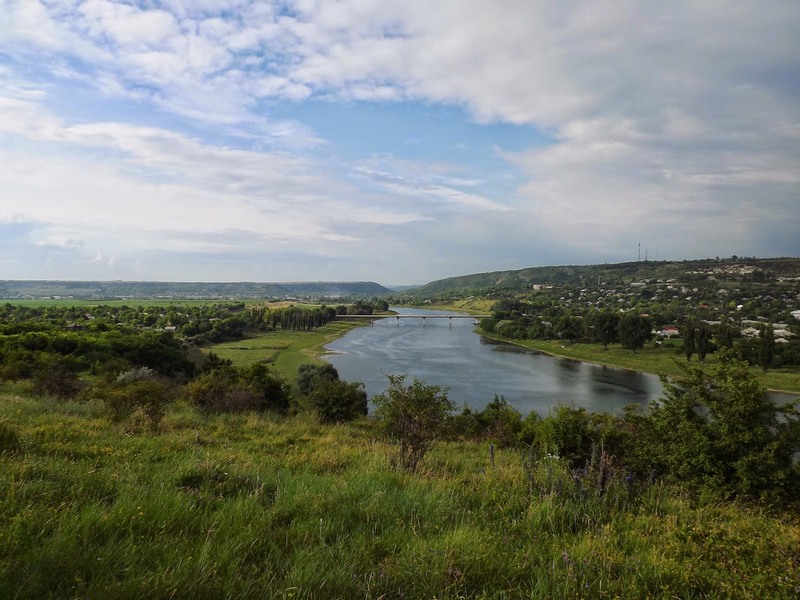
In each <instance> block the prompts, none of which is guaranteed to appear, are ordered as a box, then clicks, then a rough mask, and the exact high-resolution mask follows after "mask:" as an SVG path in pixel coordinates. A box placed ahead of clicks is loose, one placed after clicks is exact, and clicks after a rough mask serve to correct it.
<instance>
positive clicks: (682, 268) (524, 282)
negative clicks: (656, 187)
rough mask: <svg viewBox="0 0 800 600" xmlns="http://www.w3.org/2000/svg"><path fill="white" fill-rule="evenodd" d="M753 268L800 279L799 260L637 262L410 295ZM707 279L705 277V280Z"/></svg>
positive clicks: (434, 286) (504, 276) (471, 282)
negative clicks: (745, 267) (719, 267)
mask: <svg viewBox="0 0 800 600" xmlns="http://www.w3.org/2000/svg"><path fill="white" fill-rule="evenodd" d="M731 265H739V266H745V265H747V266H753V267H757V268H758V269H761V270H762V271H764V272H766V273H767V274H768V276H771V277H800V258H771V259H770V258H757V259H745V258H737V260H731V259H721V260H715V259H706V260H690V261H637V262H628V263H616V264H598V265H562V266H547V267H530V268H526V269H517V270H511V271H493V272H490V273H475V274H471V275H463V276H459V277H449V278H447V279H440V280H437V281H432V282H430V283H428V284H427V285H424V286H422V287H419V288H415V289H414V290H410V291H408V292H407V294H408V295H413V296H415V297H432V296H436V295H440V294H446V293H454V292H467V291H475V292H490V291H492V290H506V291H515V290H528V289H530V287H531V286H533V285H553V284H570V285H595V284H597V283H598V282H599V283H602V284H603V285H619V284H624V283H630V282H631V281H642V280H647V279H661V280H663V281H666V280H668V279H679V278H680V279H684V280H690V279H692V278H693V275H692V272H693V271H697V270H707V269H711V268H714V267H716V266H731ZM704 278H705V277H704Z"/></svg>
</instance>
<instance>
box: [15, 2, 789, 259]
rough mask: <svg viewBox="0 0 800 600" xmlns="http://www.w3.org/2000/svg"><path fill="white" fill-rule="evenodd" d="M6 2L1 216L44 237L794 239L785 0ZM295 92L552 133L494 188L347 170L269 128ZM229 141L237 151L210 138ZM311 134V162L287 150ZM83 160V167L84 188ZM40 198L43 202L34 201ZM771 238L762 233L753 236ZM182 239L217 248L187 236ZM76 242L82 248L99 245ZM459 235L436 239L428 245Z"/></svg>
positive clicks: (430, 173)
mask: <svg viewBox="0 0 800 600" xmlns="http://www.w3.org/2000/svg"><path fill="white" fill-rule="evenodd" d="M4 8H5V9H6V10H4V11H2V14H0V53H2V55H3V56H5V57H7V58H8V64H7V65H5V66H0V83H2V85H3V88H2V90H3V93H2V94H0V132H2V133H4V134H5V136H6V138H5V140H11V142H9V143H8V144H6V145H5V146H4V147H3V148H2V149H0V152H2V155H3V156H4V157H6V158H7V160H8V162H7V163H6V164H4V165H3V166H2V167H1V168H0V176H2V177H3V181H2V183H7V185H8V186H9V187H7V188H6V189H13V190H14V193H15V194H17V197H18V198H19V200H18V201H15V206H14V207H13V211H16V213H19V212H20V210H21V208H20V207H22V206H24V207H25V210H26V211H27V212H25V213H24V214H25V215H26V218H29V219H31V220H32V221H35V222H41V223H44V222H47V223H50V225H49V226H48V227H49V228H48V229H47V233H41V232H40V236H41V239H40V240H39V241H44V242H48V243H50V242H52V243H58V241H59V240H65V239H84V238H85V239H86V240H91V239H92V227H87V226H86V223H88V222H91V223H92V226H93V227H94V228H95V229H96V228H98V227H100V228H105V229H107V230H108V231H113V232H114V236H119V237H118V239H119V240H121V241H120V243H122V244H127V245H128V246H129V247H131V248H133V247H137V248H140V249H141V248H144V247H145V241H144V240H146V242H147V243H153V244H155V246H156V247H159V248H165V249H169V250H170V251H181V252H183V251H190V250H191V248H195V249H200V248H201V247H202V248H205V250H204V251H205V252H208V253H213V252H229V251H232V250H231V249H237V248H241V244H239V243H237V241H236V240H237V235H238V234H237V233H235V232H241V231H248V232H251V233H252V234H253V235H254V236H255V238H253V239H263V240H271V241H274V242H275V243H284V242H286V240H306V243H307V244H308V245H309V246H311V247H312V248H311V250H310V252H312V253H313V252H320V253H323V254H324V252H325V248H329V247H330V246H329V245H328V246H326V244H332V243H341V244H344V245H358V244H362V243H370V242H371V241H375V240H378V239H383V242H384V244H386V245H389V242H388V241H387V237H386V236H387V235H388V234H387V233H386V230H383V229H381V236H382V238H381V237H380V236H379V237H377V238H374V237H372V236H374V235H376V234H375V231H376V229H370V228H382V227H386V228H391V227H396V228H397V230H398V231H400V230H402V232H403V235H408V227H409V226H410V224H414V225H416V226H418V225H419V224H420V223H424V225H425V227H431V228H433V229H431V230H430V231H431V232H433V231H439V236H438V237H439V239H444V238H446V237H447V236H443V235H442V234H441V231H440V230H436V229H435V228H436V226H437V224H439V225H440V224H441V223H442V222H443V221H444V220H445V218H449V219H454V220H456V221H457V222H458V223H459V224H460V226H463V227H464V228H465V230H466V231H468V232H471V235H475V236H491V237H493V238H496V239H502V240H507V239H508V236H507V235H506V232H505V231H504V230H503V229H502V228H503V227H506V228H507V227H509V224H510V221H509V220H508V219H507V218H506V217H511V216H512V215H513V216H514V218H515V219H516V221H515V224H519V223H522V224H525V226H527V227H528V228H529V230H530V229H531V228H535V230H536V231H537V232H539V231H541V229H542V228H546V229H547V230H548V231H550V232H552V234H553V236H554V237H553V240H552V241H553V243H555V244H556V245H557V246H558V247H559V248H561V249H562V251H563V253H562V256H564V257H567V256H574V253H572V254H571V252H572V249H574V248H579V249H581V251H582V252H583V254H582V255H583V256H585V257H586V259H587V260H591V256H592V251H593V249H594V250H598V249H600V250H602V252H605V253H606V254H607V255H608V256H609V257H612V258H613V256H614V253H615V252H616V253H617V255H618V254H619V252H621V250H620V249H621V248H623V247H624V245H625V244H627V243H629V239H630V236H631V235H636V236H649V237H650V238H651V239H653V240H654V241H655V240H658V243H661V244H663V245H664V246H665V249H664V251H663V252H664V254H665V255H666V254H668V253H669V252H673V253H682V256H686V255H687V254H688V253H695V254H699V255H704V254H723V253H725V250H726V249H728V248H729V249H730V252H733V251H735V252H737V253H738V254H745V253H746V254H751V253H758V252H759V251H760V250H756V249H757V248H758V249H762V248H766V249H767V250H766V251H769V248H774V251H775V252H786V253H792V252H794V253H797V252H800V243H798V242H797V241H794V242H792V241H791V236H790V235H784V232H785V231H790V230H791V228H792V227H794V228H795V229H797V228H800V216H799V215H798V211H797V210H796V208H797V189H798V183H799V182H798V179H800V101H798V91H799V90H798V85H797V73H798V71H799V70H800V43H799V42H798V36H797V31H799V30H800V4H798V3H797V2H794V1H792V0H786V1H775V2H770V3H769V4H768V5H761V4H752V3H750V4H748V3H731V2H723V1H721V0H720V1H717V0H711V1H708V2H700V3H698V2H689V1H683V2H675V3H669V4H652V3H646V4H642V3H637V2H617V1H612V0H600V1H598V2H592V3H577V4H576V3H552V2H544V1H541V2H540V1H531V0H504V1H503V2H500V3H491V2H486V1H485V0H460V1H458V2H451V1H443V2H436V3H431V2H425V1H423V0H407V1H405V2H402V3H400V2H384V1H380V0H372V1H369V0H342V1H339V2H329V1H327V0H325V1H322V0H297V1H290V2H262V1H256V0H192V1H188V0H185V1H184V0H160V1H159V0H153V1H148V2H112V1H110V0H87V1H85V2H81V1H78V0H71V1H65V2H57V3H56V2H42V1H40V0H10V1H8V2H6V5H5V6H4ZM23 74H24V75H23ZM31 74H32V75H31ZM26 77H27V78H29V79H30V81H26ZM62 85H65V86H67V87H68V86H70V85H74V86H82V87H87V86H88V87H93V88H94V89H96V90H97V91H99V92H100V93H101V94H103V95H104V96H106V97H108V98H113V100H114V101H121V102H129V103H131V104H136V105H146V106H148V107H150V108H155V109H157V110H160V111H163V113H164V114H168V115H179V116H180V117H181V118H182V119H185V120H188V121H189V122H192V123H194V124H196V125H197V126H198V127H200V128H201V129H202V130H203V131H205V132H208V131H210V132H214V133H213V135H210V136H209V138H214V141H213V142H212V141H209V140H200V139H196V138H193V137H192V136H191V135H188V134H186V133H179V132H178V131H179V130H177V129H174V130H170V128H169V126H166V125H162V124H159V125H158V126H150V127H146V126H142V125H140V124H135V125H134V124H130V123H126V122H125V120H124V118H123V117H122V116H120V117H118V118H117V117H108V116H105V115H104V117H103V118H102V119H101V118H98V119H96V120H94V121H89V120H87V119H84V120H83V121H81V122H73V121H67V120H65V119H63V118H61V117H60V115H59V112H58V106H59V102H58V101H59V100H60V98H59V94H60V93H61V89H62V88H61V87H60V86H62ZM309 99H316V100H318V101H326V102H355V103H400V102H409V101H414V102H418V103H423V104H424V103H434V104H439V103H444V104H450V105H457V106H461V107H464V108H465V110H466V111H468V112H469V114H470V115H471V116H472V117H473V118H474V119H475V120H477V121H479V122H484V123H493V122H502V123H511V124H516V125H518V126H519V127H524V128H531V129H532V130H537V131H539V132H542V133H543V134H544V135H545V136H546V137H547V138H548V139H549V143H548V144H547V145H543V146H537V147H532V148H528V149H525V150H519V151H515V152H509V151H506V152H504V153H502V156H503V157H504V158H505V159H506V160H507V161H508V162H509V163H510V164H512V165H514V166H515V167H516V168H517V169H518V173H520V174H521V175H522V176H523V177H524V178H525V180H526V181H525V183H523V185H521V187H520V189H519V190H518V193H517V194H507V193H505V192H503V193H502V194H501V193H500V192H498V191H497V190H492V189H491V188H490V186H488V184H486V182H487V181H489V180H490V179H491V177H490V176H489V175H490V174H489V173H487V172H486V171H485V169H484V170H482V169H481V167H478V169H477V172H474V171H473V169H474V168H475V167H474V165H473V166H472V167H469V168H468V167H466V166H465V167H459V166H458V165H457V162H456V161H457V159H456V158H454V160H453V164H451V165H444V164H441V163H440V164H436V163H433V164H431V163H429V162H425V163H423V162H422V161H419V163H418V164H414V163H415V161H408V163H402V162H401V161H398V160H396V159H395V158H394V157H387V158H385V159H381V160H376V159H375V158H374V157H372V156H371V152H370V151H366V150H365V151H364V152H363V155H362V156H360V157H357V158H355V159H348V160H347V161H345V160H343V159H339V158H338V157H337V156H338V153H337V148H334V147H330V146H331V144H330V142H329V141H326V140H321V139H320V138H319V136H318V135H317V134H316V133H315V132H314V131H313V130H312V128H311V127H309V126H308V125H306V124H304V123H303V122H302V121H301V119H292V118H289V119H286V120H280V121H273V120H271V119H270V118H269V110H270V102H273V101H280V102H284V103H298V104H301V103H303V102H306V101H307V100H309ZM107 106H108V107H111V105H110V104H109V105H107ZM108 112H109V113H113V110H112V109H111V108H109V111H108ZM414 133H415V132H413V131H409V132H408V137H409V138H414V137H415V135H414ZM234 137H236V138H238V139H237V140H236V141H237V142H241V141H242V140H252V141H253V143H254V149H252V150H242V149H236V148H233V147H227V146H225V145H224V144H225V143H226V140H232V139H233V138H234ZM220 140H222V141H220ZM355 143H356V144H357V143H358V141H357V140H355ZM26 144H27V145H29V146H30V147H28V146H26ZM31 147H33V148H35V150H34V151H31ZM323 147H324V148H325V150H326V156H327V157H328V158H329V159H330V161H331V162H330V163H327V164H324V163H322V162H320V161H318V160H316V159H311V158H304V157H305V156H309V154H308V153H309V152H310V151H312V150H316V151H319V149H320V148H323ZM456 147H458V148H466V147H467V145H466V144H459V145H457V146H456ZM66 148H70V149H73V150H74V153H73V154H72V155H66V154H65V153H64V150H65V149H66ZM263 148H266V149H267V151H263V150H262V149H263ZM278 148H280V149H282V150H283V151H282V152H279V151H277V149H278ZM36 151H42V152H43V153H44V154H47V156H44V155H42V156H38V155H36V154H35V152H36ZM462 152H463V151H462ZM337 161H338V162H337ZM88 166H91V169H90V172H91V174H92V176H91V177H89V178H87V177H81V176H80V175H79V173H81V170H82V169H86V168H87V167H88ZM334 168H340V169H341V171H342V174H341V175H339V174H334V173H333V169H334ZM34 174H36V175H34ZM348 174H349V175H350V176H349V178H348V176H347V175H348ZM59 194H61V198H62V200H61V203H60V204H59V203H56V202H54V201H53V200H52V198H49V197H48V196H50V195H54V196H56V197H57V196H59ZM98 197H99V198H109V197H113V198H114V199H115V206H116V207H117V208H115V210H119V211H127V212H126V213H125V214H130V220H131V223H132V224H133V225H135V227H133V226H132V227H131V229H132V230H136V231H140V232H148V235H149V237H147V236H145V237H141V235H140V236H139V237H138V238H137V235H138V234H136V233H135V232H134V231H131V232H130V233H129V234H128V235H126V233H125V232H124V231H123V229H124V228H122V227H121V226H120V223H119V219H116V220H115V219H114V217H113V215H111V214H110V212H111V211H109V210H108V208H107V206H105V205H104V204H103V202H102V201H99V200H97V198H98ZM45 198H47V199H45ZM142 198H145V200H142ZM221 204H224V205H225V210H224V211H220V210H219V206H220V205H221ZM76 207H78V209H76ZM137 207H139V208H137ZM3 208H4V209H5V208H6V207H3ZM11 212H12V211H11V210H8V209H6V210H3V211H2V214H0V219H2V218H9V215H10V214H11ZM80 212H83V213H84V216H83V217H80V215H79V214H78V213H80ZM473 213H476V214H478V215H480V216H478V217H474V214H473ZM86 215H91V217H87V216H86ZM472 218H476V219H478V220H479V221H480V219H483V221H482V222H483V223H486V224H487V226H483V225H481V226H480V227H478V226H476V225H475V223H473V221H472ZM164 222H166V223H168V224H169V228H171V229H170V231H173V232H179V234H178V238H176V240H175V241H171V242H169V244H172V246H171V247H169V248H167V246H168V245H169V244H167V242H164V241H159V234H160V233H164V232H165V231H166V230H167V227H166V226H165V225H163V223H164ZM488 224H494V226H495V227H497V229H492V228H491V227H489V226H488ZM771 228H773V229H774V231H775V232H776V233H775V235H772V236H769V235H767V236H766V237H767V238H769V239H772V240H775V245H774V246H770V245H769V244H767V243H765V242H763V241H759V240H758V239H757V238H758V237H759V236H762V237H763V236H764V232H765V231H770V230H771ZM42 231H44V230H42ZM192 231H198V232H206V233H208V234H209V235H210V234H211V233H213V232H216V233H218V234H219V235H220V236H221V237H220V238H219V239H214V240H211V241H209V242H207V244H201V243H199V242H198V241H197V240H190V241H187V240H189V238H188V237H187V236H189V234H190V233H191V232H192ZM632 231H633V232H635V233H633V234H632V233H631V232H632ZM220 232H221V233H220ZM226 232H228V233H226ZM679 232H684V235H683V238H685V239H694V237H696V238H697V240H698V241H697V242H696V243H695V242H692V243H691V244H689V243H686V242H685V241H684V240H682V239H680V238H681V235H680V233H679ZM97 235H99V234H96V233H95V236H97ZM142 235H143V234H142ZM105 237H106V238H108V239H109V240H110V239H111V235H110V234H109V235H107V236H105ZM161 237H163V236H161ZM240 237H241V236H240ZM463 237H464V236H462V238H463ZM435 238H436V235H435V234H434V233H431V238H430V239H431V240H433V239H435ZM135 239H138V241H135ZM248 239H250V238H248ZM515 239H517V238H515ZM518 239H519V240H523V239H524V235H523V234H522V232H521V230H520V232H519V237H518ZM786 240H789V241H786ZM431 243H432V242H431ZM509 243H510V242H509ZM109 244H110V242H109ZM448 244H449V245H448ZM476 244H478V245H479V246H480V243H478V242H476ZM510 244H511V243H510ZM515 244H516V243H515ZM737 244H738V245H737ZM90 245H91V244H90V243H89V244H88V245H87V246H86V250H85V252H86V253H87V256H89V258H90V259H91V257H93V256H97V255H98V254H100V255H102V256H110V255H111V254H112V252H111V251H110V250H109V249H108V248H105V247H103V248H90ZM466 246H468V244H465V243H464V242H463V241H462V242H459V241H458V240H456V239H452V240H450V241H448V242H447V244H445V245H443V246H442V249H441V252H442V253H452V254H453V255H460V254H463V253H462V251H461V248H464V247H466ZM513 247H515V248H524V247H525V244H524V243H523V242H520V244H519V245H513ZM431 248H432V247H431ZM749 248H753V249H752V250H750V249H749ZM539 251H541V248H539ZM481 252H482V256H481V259H483V258H484V257H486V256H488V255H491V254H492V253H490V252H488V251H486V249H485V247H483V249H482V250H481ZM530 260H531V261H532V262H536V260H537V259H536V257H535V256H532V257H531V259H530ZM501 266H502V265H498V267H501Z"/></svg>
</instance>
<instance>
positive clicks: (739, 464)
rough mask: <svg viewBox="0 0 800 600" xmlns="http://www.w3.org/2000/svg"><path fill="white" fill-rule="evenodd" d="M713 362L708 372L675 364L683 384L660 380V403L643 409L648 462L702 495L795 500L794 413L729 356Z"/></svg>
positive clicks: (798, 489) (798, 437) (798, 487)
mask: <svg viewBox="0 0 800 600" xmlns="http://www.w3.org/2000/svg"><path fill="white" fill-rule="evenodd" d="M719 356H720V359H719V362H718V363H717V364H715V365H713V366H712V367H708V368H700V367H690V366H687V365H679V366H680V367H681V369H682V370H683V373H684V376H683V377H682V378H680V379H677V380H674V381H670V380H668V379H667V378H662V384H663V385H664V390H665V397H664V398H663V399H662V401H661V404H656V403H653V405H652V406H651V410H650V419H651V420H652V430H653V438H652V440H651V451H652V454H653V459H654V460H655V462H656V464H657V465H658V466H659V467H660V468H661V470H662V471H663V472H665V473H666V474H667V475H668V476H669V477H670V478H672V479H674V480H677V481H679V482H681V483H683V484H684V485H686V486H687V487H688V488H689V489H690V490H692V491H694V492H696V493H698V494H700V495H702V496H708V497H712V498H727V497H733V496H742V497H749V498H764V499H768V500H772V501H783V500H787V499H789V500H796V499H798V498H799V497H800V466H798V464H797V463H796V462H795V461H794V459H793V457H794V455H795V453H796V452H798V451H800V419H798V413H797V410H796V408H795V406H794V405H782V406H779V405H776V404H774V403H773V402H770V401H769V400H768V399H767V397H766V395H765V393H764V390H763V389H762V388H761V387H760V386H759V384H758V381H757V379H756V378H755V376H754V375H753V374H752V373H750V371H749V369H748V365H747V362H745V361H744V360H743V359H742V358H741V357H740V356H739V355H738V354H736V353H735V352H734V351H731V350H728V349H724V348H723V349H722V350H721V351H720V353H719Z"/></svg>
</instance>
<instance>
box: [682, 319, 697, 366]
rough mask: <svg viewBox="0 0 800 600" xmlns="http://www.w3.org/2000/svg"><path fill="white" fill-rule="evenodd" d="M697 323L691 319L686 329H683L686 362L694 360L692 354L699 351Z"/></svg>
mask: <svg viewBox="0 0 800 600" xmlns="http://www.w3.org/2000/svg"><path fill="white" fill-rule="evenodd" d="M696 339H697V321H696V320H695V319H689V320H688V321H687V322H686V327H685V328H684V329H683V352H684V353H685V354H686V360H692V354H694V351H695V350H696V349H697V345H696Z"/></svg>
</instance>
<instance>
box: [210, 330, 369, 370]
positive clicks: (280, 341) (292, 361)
mask: <svg viewBox="0 0 800 600" xmlns="http://www.w3.org/2000/svg"><path fill="white" fill-rule="evenodd" d="M359 326H361V324H360V323H353V322H351V321H332V322H330V323H328V324H327V325H325V326H323V327H320V328H318V329H314V330H313V331H291V330H279V331H271V332H268V333H264V334H261V335H256V336H252V337H247V338H245V339H241V340H236V341H233V342H224V343H222V344H215V345H214V346H211V347H209V348H208V350H210V351H213V352H215V353H216V354H217V355H219V357H220V358H227V359H230V360H231V361H232V362H233V364H234V365H237V366H241V365H248V364H252V363H254V362H268V363H270V364H272V365H273V366H274V367H275V369H276V370H277V371H278V372H280V373H281V374H282V375H283V376H284V377H285V378H286V379H287V381H294V379H295V377H297V368H298V367H299V366H300V365H301V364H303V363H304V362H322V361H321V360H320V358H319V357H320V356H321V355H322V354H324V353H325V349H324V348H323V346H325V344H328V343H330V342H331V341H333V340H335V339H336V338H338V337H340V336H342V335H344V334H345V333H347V332H348V331H351V330H352V329H353V328H354V327H359Z"/></svg>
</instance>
